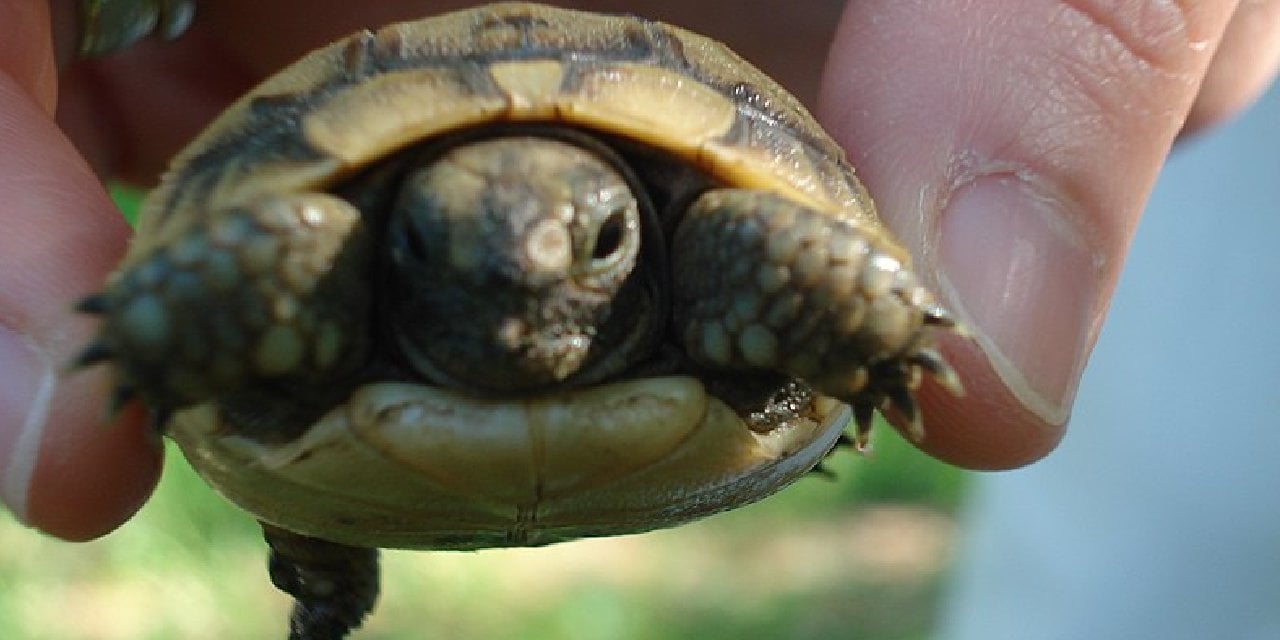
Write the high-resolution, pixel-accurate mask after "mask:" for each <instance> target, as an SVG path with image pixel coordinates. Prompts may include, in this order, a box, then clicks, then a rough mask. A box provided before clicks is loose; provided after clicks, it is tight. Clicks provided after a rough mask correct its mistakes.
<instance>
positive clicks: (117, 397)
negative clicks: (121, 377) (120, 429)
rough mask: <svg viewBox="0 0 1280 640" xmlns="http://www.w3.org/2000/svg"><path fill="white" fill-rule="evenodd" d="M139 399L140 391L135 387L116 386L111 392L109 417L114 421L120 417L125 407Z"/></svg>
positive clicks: (108, 407)
mask: <svg viewBox="0 0 1280 640" xmlns="http://www.w3.org/2000/svg"><path fill="white" fill-rule="evenodd" d="M137 397H138V389H137V388H136V387H134V386H133V385H129V384H121V385H118V386H116V388H115V390H113V391H112V392H111V399H110V400H109V401H107V417H108V418H110V419H114V418H115V417H116V416H118V415H120V412H121V411H123V410H124V408H125V406H126V405H128V404H129V403H130V402H133V400H134V399H135V398H137Z"/></svg>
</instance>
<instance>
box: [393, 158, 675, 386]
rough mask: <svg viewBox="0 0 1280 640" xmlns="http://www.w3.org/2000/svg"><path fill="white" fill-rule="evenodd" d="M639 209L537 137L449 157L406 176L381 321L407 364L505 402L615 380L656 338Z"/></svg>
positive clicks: (614, 183)
mask: <svg viewBox="0 0 1280 640" xmlns="http://www.w3.org/2000/svg"><path fill="white" fill-rule="evenodd" d="M642 202H644V200H643V196H640V197H639V199H638V197H637V194H636V192H635V191H633V188H632V186H631V185H630V184H629V183H628V181H627V180H626V179H625V178H624V177H623V175H621V174H620V173H619V170H618V169H615V168H614V166H613V165H612V163H610V162H608V161H606V160H605V159H604V158H602V157H601V156H600V155H598V154H597V153H594V152H592V151H588V150H586V149H584V148H581V147H579V146H576V145H572V144H568V143H566V142H561V141H557V140H552V139H548V138H538V137H506V138H494V139H488V140H481V141H477V142H470V143H466V144H462V145H460V146H457V147H454V148H452V149H450V150H448V151H446V152H445V153H443V154H442V155H440V156H438V157H436V158H434V159H432V160H431V161H430V162H429V163H427V164H425V165H424V166H422V167H420V168H417V169H416V170H414V171H412V172H410V173H409V175H408V176H407V178H406V179H405V181H404V183H403V187H402V190H401V194H400V196H399V199H398V201H397V203H396V204H395V206H394V208H393V211H392V213H391V220H390V223H389V225H388V234H389V235H388V239H387V246H388V250H389V274H388V276H389V277H388V280H389V282H388V283H387V286H389V287H390V290H388V291H384V299H385V300H386V301H387V302H386V307H385V312H386V314H387V315H386V318H385V319H384V321H385V322H386V323H388V324H387V328H388V329H389V331H390V333H391V341H392V344H394V345H395V347H396V348H397V349H398V350H399V351H400V352H401V353H402V354H403V356H404V359H405V360H406V362H407V363H408V365H409V366H410V367H411V368H412V369H413V370H415V372H416V373H418V374H420V375H422V376H424V377H426V378H427V379H429V380H431V381H433V382H435V383H438V384H441V385H444V386H449V387H455V388H461V389H472V390H479V391H496V392H510V391H522V390H533V389H539V388H547V387H554V386H558V385H564V384H581V383H586V382H592V381H597V380H600V379H602V378H606V377H609V376H611V375H616V374H617V373H619V372H620V371H621V370H623V369H625V368H626V367H627V366H629V365H630V364H632V363H634V362H635V361H636V360H638V359H641V358H643V356H644V354H645V353H647V351H648V350H649V349H651V344H652V340H653V336H654V335H655V334H656V332H657V330H658V329H657V328H658V327H661V325H662V323H661V320H659V319H658V318H656V317H655V316H656V315H657V313H656V312H655V304H654V300H653V296H654V295H655V291H654V288H653V287H652V286H651V283H649V282H646V281H645V277H644V276H643V275H642V273H641V272H642V271H643V270H642V269H638V268H637V265H638V262H639V261H640V258H641V237H642V235H643V234H642V228H641V226H642V217H643V216H642V213H641V208H642V206H643V205H642Z"/></svg>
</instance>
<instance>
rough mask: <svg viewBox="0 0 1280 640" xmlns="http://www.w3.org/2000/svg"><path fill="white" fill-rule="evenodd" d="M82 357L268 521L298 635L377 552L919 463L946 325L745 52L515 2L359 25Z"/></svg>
mask: <svg viewBox="0 0 1280 640" xmlns="http://www.w3.org/2000/svg"><path fill="white" fill-rule="evenodd" d="M79 308H80V309H81V310H82V311H85V312H89V313H95V314H99V315H101V317H102V326H101V330H100V333H99V335H98V337H97V339H96V341H95V342H94V343H93V344H91V345H90V346H89V347H88V348H87V349H86V351H85V352H84V354H83V356H82V357H81V359H80V360H79V364H81V365H87V364H91V363H95V362H103V361H106V362H110V363H111V364H112V365H113V366H114V369H115V375H116V380H117V383H116V384H117V385H118V393H117V400H118V402H119V403H123V402H126V401H127V400H128V399H129V398H131V397H133V396H135V395H140V396H141V397H142V398H143V399H145V400H146V402H147V403H148V404H149V405H150V406H151V407H152V408H153V409H154V410H155V411H156V412H157V415H158V416H159V417H158V424H159V426H160V427H161V428H163V429H165V431H166V432H167V433H168V435H170V436H172V437H173V438H174V439H175V440H176V441H177V442H178V444H179V445H180V446H181V448H182V450H183V451H184V453H185V454H186V456H187V458H188V459H189V460H190V461H191V463H192V464H193V465H194V467H195V468H196V469H197V470H198V471H199V472H200V473H201V474H202V475H203V476H204V478H205V479H206V480H208V482H209V483H210V484H211V485H212V486H214V487H215V488H216V489H217V490H219V491H220V492H221V493H223V494H224V495H226V496H227V497H228V498H229V499H230V500H231V501H233V502H234V503H236V504H238V505H239V506H241V507H243V508H244V509H246V510H247V511H249V512H250V513H252V514H253V515H254V516H256V517H257V518H259V519H260V520H261V522H262V523H263V526H264V528H265V530H266V536H267V539H268V541H269V542H270V544H271V547H272V558H271V564H270V573H271V578H272V580H273V582H274V583H275V584H276V585H277V586H278V587H280V588H281V589H283V590H284V591H286V592H288V593H290V594H292V595H293V596H294V597H295V598H296V600H297V603H296V606H295V609H294V614H293V619H292V622H291V629H292V632H291V636H290V637H292V638H298V639H303V638H305V639H319V638H339V637H342V636H345V635H346V633H347V632H348V631H349V630H350V629H352V628H354V627H355V626H357V625H359V623H360V621H361V620H362V619H363V617H364V616H365V615H366V614H367V612H368V611H369V610H370V609H371V608H372V606H373V603H374V600H375V599H376V597H377V592H378V567H377V556H376V548H378V547H397V548H416V549H479V548H485V547H500V546H533V545H543V544H548V543H552V542H558V541H563V540H570V539H573V538H580V537H584V536H605V535H615V534H623V533H633V532H638V531H645V530H650V529H656V528H661V527H669V526H674V525H677V524H681V523H684V522H688V521H690V520H693V519H696V518H700V517H703V516H706V515H709V514H712V513H715V512H718V511H723V510H726V509H732V508H735V507H738V506H741V505H744V504H747V503H750V502H753V501H755V500H759V499H760V498H762V497H764V496H767V495H769V494H771V493H773V492H775V491H777V490H779V489H781V488H782V487H784V486H786V485H787V484H789V483H791V482H792V481H794V480H795V479H797V478H798V477H800V476H801V475H803V474H805V473H806V472H808V471H809V470H810V469H812V468H814V467H815V465H817V464H818V463H819V462H820V461H821V460H822V458H823V457H824V456H825V455H826V454H827V453H828V452H829V451H830V450H831V449H832V447H833V446H835V445H836V444H837V442H839V441H840V440H841V439H842V435H841V434H842V432H843V430H844V429H845V427H846V426H847V425H848V424H849V422H850V419H851V418H852V420H853V421H854V422H855V423H856V432H857V436H856V439H857V441H858V442H859V443H862V442H864V441H865V437H866V434H867V431H868V429H869V428H870V425H871V418H872V413H873V412H874V411H875V410H876V409H879V408H885V407H888V406H891V407H892V408H894V409H895V410H896V411H898V412H899V413H900V414H901V415H902V416H904V417H905V418H906V419H907V420H909V421H910V424H911V425H913V427H912V430H913V431H914V432H915V433H916V435H920V424H921V423H920V416H919V413H918V411H917V409H916V405H915V402H914V401H913V393H914V389H915V388H916V387H917V385H918V384H919V382H920V380H921V377H922V375H925V374H927V375H931V376H933V377H934V378H936V379H937V380H939V381H940V382H941V383H942V384H943V385H944V386H946V387H948V388H950V389H952V390H953V391H955V392H957V393H959V392H960V385H959V382H958V380H957V379H956V376H955V374H954V372H953V371H952V370H951V369H950V367H948V365H947V364H946V362H945V361H944V360H943V358H942V357H941V356H940V355H939V353H938V352H937V351H936V350H935V348H934V345H935V340H936V334H937V333H938V332H939V331H940V330H946V329H949V328H951V327H953V326H954V325H953V321H952V320H951V318H950V316H949V315H948V314H947V312H946V311H945V310H943V309H942V308H941V307H940V306H939V305H938V304H937V303H936V302H935V301H934V297H933V296H932V295H931V294H930V293H929V292H928V291H927V290H926V289H925V288H924V287H923V286H922V285H921V284H920V283H919V281H918V279H917V277H916V276H915V275H914V274H913V273H912V271H911V270H910V269H909V265H908V256H907V254H906V252H905V251H904V250H903V249H902V248H901V247H900V246H899V245H898V244H897V243H896V242H895V241H894V240H893V238H892V237H890V235H889V234H888V232H887V231H886V230H885V229H884V228H883V227H882V225H881V223H880V221H879V219H878V218H877V217H876V214H875V210H874V206H873V205H872V202H871V198H870V197H869V196H868V195H867V192H866V191H865V190H864V189H863V187H862V185H861V184H860V183H859V182H858V180H857V179H856V178H855V177H854V174H853V170H852V168H851V167H850V166H849V164H848V163H847V161H846V160H845V157H844V154H843V153H842V152H841V150H840V148H839V147H838V146H837V145H836V144H835V142H833V141H832V140H831V139H830V137H828V135H827V134H826V133H825V132H824V131H823V130H822V129H821V128H819V126H818V125H817V123H816V122H815V121H814V120H813V118H812V117H811V116H810V115H809V113H808V112H807V111H805V109H804V108H803V107H802V106H801V105H800V103H799V102H798V101H797V100H796V99H795V98H794V97H792V96H791V95H789V94H788V93H787V92H786V91H784V90H783V89H782V88H781V87H779V86H778V85H777V84H776V83H774V82H773V81H772V80H770V79H769V78H767V77H765V76H764V75H762V74H761V73H760V72H759V71H757V70H756V69H755V68H754V67H752V66H751V65H749V64H748V63H746V62H744V61H743V60H742V59H740V58H739V57H738V56H736V55H735V54H733V53H732V52H731V51H729V50H728V49H726V48H725V47H723V46H722V45H720V44H718V43H716V42H713V41H711V40H708V39H707V38H704V37H702V36H699V35H696V34H693V33H689V32H687V31H684V30H681V29H678V28H675V27H672V26H669V25H665V24H661V23H657V22H650V21H647V20H643V19H640V18H634V17H615V16H603V15H595V14H590V13H580V12H575V11H566V10H560V9H553V8H549V7H542V6H538V5H531V4H499V5H493V6H487V7H482V8H475V9H471V10H467V11H461V12H457V13H452V14H448V15H443V16H440V17H435V18H428V19H425V20H419V21H416V22H408V23H403V24H395V25H391V26H388V27H385V28H383V29H381V30H378V31H376V32H368V31H366V32H362V33H358V34H355V35H353V36H351V37H348V38H347V39H345V40H342V41H340V42H337V43H335V44H333V45H331V46H328V47H326V48H323V49H320V50H319V51H316V52H314V53H312V54H310V55H308V56H307V57H305V58H303V59H302V60H301V61H299V62H297V63H296V64H294V65H293V66H291V67H289V68H287V69H285V70H284V71H282V72H281V73H279V74H278V75H276V76H275V77H273V78H271V79H269V80H267V81H266V82H264V83H263V84H262V85H261V86H259V87H258V88H256V89H255V90H253V91H252V92H251V93H249V95H247V96H246V97H244V98H243V99H241V100H240V101H238V102H237V103H235V104H234V105H233V106H232V107H231V108H230V109H228V110H227V111H226V112H225V113H224V114H223V115H222V116H221V117H220V118H218V119H217V120H216V121H215V122H214V123H213V124H212V125H210V126H209V128H208V129H207V130H206V131H205V132H204V133H203V134H202V135H200V136H199V137H198V138H197V139H196V140H195V141H194V142H193V143H192V144H191V145H190V146H189V147H188V148H187V149H186V150H185V151H183V152H182V153H181V154H179V155H178V157H177V158H176V160H175V161H174V163H173V166H172V168H171V170H170V171H169V172H168V174H167V175H166V176H165V178H164V180H163V181H162V183H161V185H160V186H159V187H158V188H157V189H156V190H155V191H154V192H153V193H152V194H151V196H150V197H149V199H148V200H147V203H146V205H145V207H144V211H143V213H142V216H141V219H140V222H139V228H138V235H137V238H136V239H135V241H134V243H133V245H132V247H131V248H130V251H129V253H128V256H127V257H126V258H125V260H124V262H123V264H122V265H121V266H120V268H119V269H118V270H117V271H116V272H115V273H114V274H113V275H112V276H111V278H110V279H109V281H108V283H107V284H106V287H105V290H104V291H103V292H102V293H100V294H97V295H94V296H91V297H89V298H87V299H86V300H84V301H83V302H82V303H81V304H80V306H79Z"/></svg>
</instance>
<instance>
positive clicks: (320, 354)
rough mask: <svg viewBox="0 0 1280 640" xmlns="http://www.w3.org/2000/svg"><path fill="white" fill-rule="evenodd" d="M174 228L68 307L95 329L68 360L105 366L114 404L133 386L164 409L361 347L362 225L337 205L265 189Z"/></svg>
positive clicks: (338, 362) (321, 367) (345, 357)
mask: <svg viewBox="0 0 1280 640" xmlns="http://www.w3.org/2000/svg"><path fill="white" fill-rule="evenodd" d="M173 235H175V236H177V237H174V238H170V239H167V241H165V242H162V243H157V244H156V246H154V247H152V248H150V250H149V251H148V252H145V253H143V254H142V255H139V256H138V257H137V258H136V259H131V260H130V261H129V262H128V263H127V264H126V266H125V267H124V268H122V269H121V270H119V271H117V272H116V273H115V274H113V276H112V277H111V279H110V280H109V282H108V284H107V286H106V288H105V289H104V291H103V292H102V293H100V294H97V295H94V296H90V297H89V298H86V299H85V300H83V301H81V303H80V304H79V306H78V307H77V308H78V309H79V310H80V311H83V312H86V313H92V314H98V315H101V316H102V327H101V329H100V330H99V333H98V336H97V339H96V340H95V341H94V342H93V343H92V344H90V345H89V346H88V347H87V348H86V349H85V350H84V352H83V353H82V354H81V356H80V357H79V359H78V360H77V361H76V363H75V364H76V365H78V366H84V365H88V364H93V363H96V362H103V361H109V362H111V363H112V364H114V365H115V367H116V378H117V393H116V402H117V404H122V403H123V402H125V401H127V400H128V399H129V398H130V397H132V396H133V395H135V394H141V395H142V396H143V397H145V398H146V399H147V400H148V401H149V403H150V404H151V405H152V406H153V407H155V408H157V409H159V410H162V411H164V410H169V409H174V408H178V407H182V406H185V405H189V404H193V403H196V402H202V401H206V400H210V399H218V398H222V397H224V396H225V394H227V393H229V392H233V391H235V390H237V389H241V388H245V387H248V386H250V385H251V384H253V383H255V382H261V381H263V380H280V379H285V378H289V379H298V380H302V381H304V382H305V380H306V379H307V378H308V377H314V376H319V375H325V374H332V372H333V370H334V369H335V368H336V367H341V366H344V365H346V366H351V363H352V361H353V360H355V359H358V358H359V357H360V354H362V353H363V351H362V350H363V349H364V348H365V347H366V340H367V338H366V336H367V334H368V330H367V328H365V327H364V323H366V322H367V315H368V314H369V309H368V308H369V304H370V302H369V295H368V293H367V290H368V283H367V280H365V278H367V277H368V275H367V272H368V269H367V267H366V266H365V265H366V264H367V263H368V262H369V258H368V249H367V247H366V246H365V245H367V243H368V237H367V236H368V234H367V233H366V232H364V230H363V227H362V225H361V224H360V213H359V212H358V211H357V210H356V209H355V208H354V207H352V206H351V205H350V204H348V203H347V202H345V201H343V200H341V199H339V198H335V197H333V196H329V195H325V194H301V195H291V196H284V197H271V198H267V199H264V200H262V201H259V202H256V203H253V204H252V205H248V206H242V207H235V208H229V209H225V210H221V211H213V212H209V213H208V214H206V215H204V216H203V217H201V218H199V219H198V220H197V221H196V222H195V223H194V224H191V225H189V226H188V227H187V228H185V229H183V230H181V232H180V233H174V234H173ZM339 291H340V292H341V293H340V294H339V293H337V292H339ZM117 408H118V407H117Z"/></svg>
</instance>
